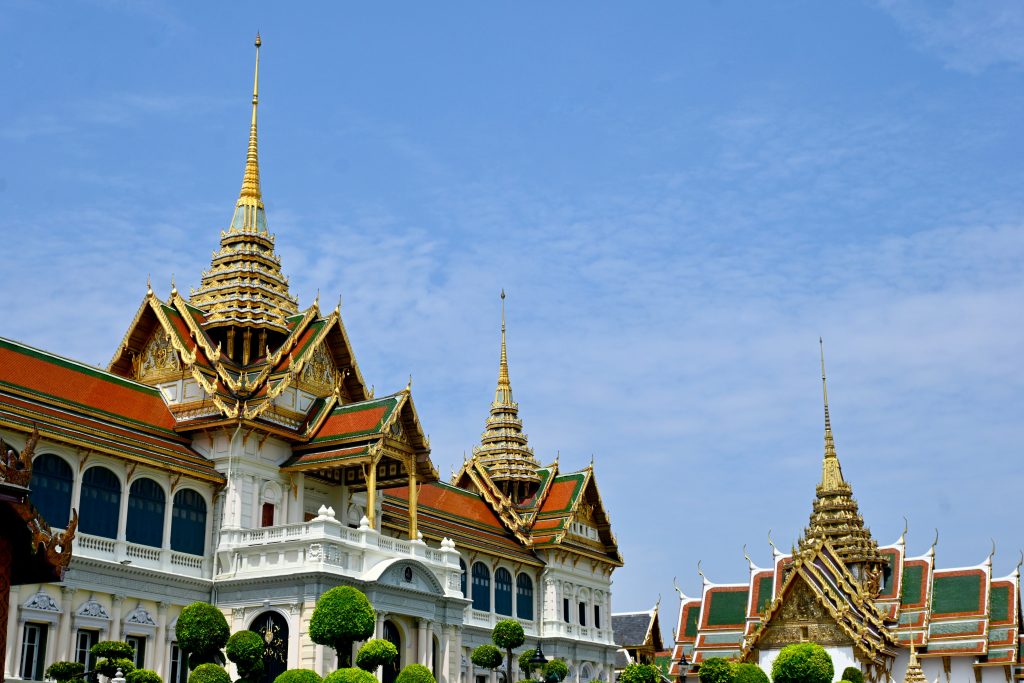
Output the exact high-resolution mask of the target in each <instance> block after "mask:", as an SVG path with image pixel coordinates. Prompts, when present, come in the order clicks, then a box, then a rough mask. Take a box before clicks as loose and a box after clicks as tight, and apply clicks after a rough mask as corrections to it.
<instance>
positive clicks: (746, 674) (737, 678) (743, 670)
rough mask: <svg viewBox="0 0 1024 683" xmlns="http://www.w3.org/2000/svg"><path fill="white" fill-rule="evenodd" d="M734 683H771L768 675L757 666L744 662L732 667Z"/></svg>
mask: <svg viewBox="0 0 1024 683" xmlns="http://www.w3.org/2000/svg"><path fill="white" fill-rule="evenodd" d="M732 683H771V682H770V681H769V680H768V674H766V673H765V672H764V670H763V669H762V668H761V667H759V666H758V665H757V664H751V663H749V662H744V663H742V664H733V665H732Z"/></svg>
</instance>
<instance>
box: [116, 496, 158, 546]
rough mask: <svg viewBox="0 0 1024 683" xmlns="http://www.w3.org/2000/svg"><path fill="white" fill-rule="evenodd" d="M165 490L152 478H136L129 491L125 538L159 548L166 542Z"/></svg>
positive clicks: (131, 541)
mask: <svg viewBox="0 0 1024 683" xmlns="http://www.w3.org/2000/svg"><path fill="white" fill-rule="evenodd" d="M164 500H165V498H164V490H163V489H162V488H160V485H159V484H157V483H156V482H155V481H153V480H152V479H136V480H135V481H134V482H132V487H131V490H130V492H129V493H128V522H127V526H126V527H125V539H126V540H128V541H129V542H130V543H139V544H140V545H148V546H152V547H154V548H159V547H160V546H161V545H163V542H164Z"/></svg>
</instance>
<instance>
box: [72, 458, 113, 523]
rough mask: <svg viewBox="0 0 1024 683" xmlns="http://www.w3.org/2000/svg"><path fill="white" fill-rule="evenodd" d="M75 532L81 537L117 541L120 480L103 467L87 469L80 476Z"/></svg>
mask: <svg viewBox="0 0 1024 683" xmlns="http://www.w3.org/2000/svg"><path fill="white" fill-rule="evenodd" d="M79 505H80V507H81V512H80V513H79V522H78V529H79V530H80V531H81V532H82V533H83V534H92V535H93V536H103V537H104V538H117V521H118V518H119V517H120V516H121V480H120V479H118V478H117V475H116V474H114V473H113V472H111V471H110V470H108V469H107V468H106V467H100V466H96V467H90V468H89V469H87V470H86V471H85V475H84V476H83V477H82V501H81V503H80V504H79Z"/></svg>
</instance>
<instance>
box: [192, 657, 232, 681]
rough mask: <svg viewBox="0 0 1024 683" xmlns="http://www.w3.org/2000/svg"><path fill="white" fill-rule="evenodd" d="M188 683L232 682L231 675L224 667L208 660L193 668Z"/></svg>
mask: <svg viewBox="0 0 1024 683" xmlns="http://www.w3.org/2000/svg"><path fill="white" fill-rule="evenodd" d="M188 683H231V676H229V675H228V672H227V671H225V670H224V667H222V666H217V665H216V664H213V663H210V662H207V663H205V664H200V665H199V666H197V667H196V668H194V669H192V673H190V674H189V675H188Z"/></svg>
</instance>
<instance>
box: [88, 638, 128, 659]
mask: <svg viewBox="0 0 1024 683" xmlns="http://www.w3.org/2000/svg"><path fill="white" fill-rule="evenodd" d="M89 652H91V653H92V656H93V657H96V658H97V659H131V658H132V656H134V655H135V648H133V647H132V646H131V645H129V644H128V643H126V642H124V641H123V640H101V641H100V642H98V643H96V644H95V645H93V646H92V647H90V648H89Z"/></svg>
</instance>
